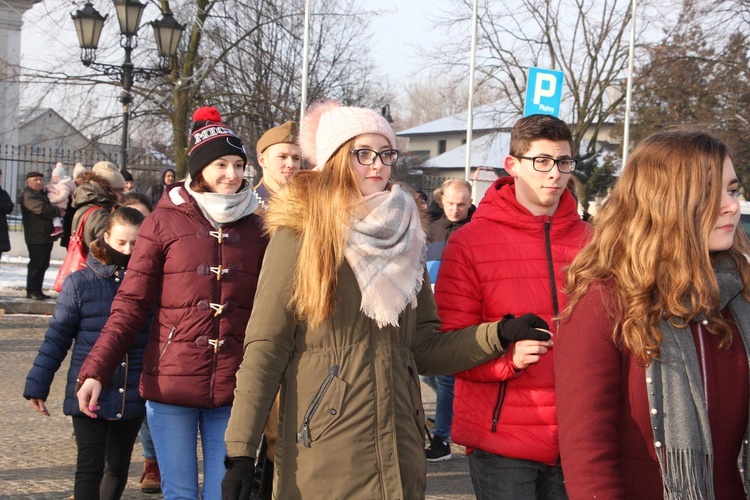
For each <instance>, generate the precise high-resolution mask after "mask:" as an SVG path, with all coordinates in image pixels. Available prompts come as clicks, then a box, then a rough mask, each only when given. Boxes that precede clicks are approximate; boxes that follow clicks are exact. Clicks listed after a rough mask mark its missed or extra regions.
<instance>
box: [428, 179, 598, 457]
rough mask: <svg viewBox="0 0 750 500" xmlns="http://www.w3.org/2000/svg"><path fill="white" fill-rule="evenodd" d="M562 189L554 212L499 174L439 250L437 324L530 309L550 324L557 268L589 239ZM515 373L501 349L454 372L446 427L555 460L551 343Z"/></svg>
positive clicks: (556, 301)
mask: <svg viewBox="0 0 750 500" xmlns="http://www.w3.org/2000/svg"><path fill="white" fill-rule="evenodd" d="M587 227H588V226H587V224H586V223H585V222H583V221H581V219H580V217H579V215H578V213H577V211H576V202H575V200H574V198H573V196H572V195H571V194H570V192H569V191H568V190H565V192H564V193H563V195H562V197H561V198H560V205H559V207H558V208H557V211H556V212H555V214H554V215H553V216H552V217H548V216H534V215H532V214H531V212H529V211H528V210H527V209H526V208H524V207H523V206H522V205H521V204H520V203H518V201H517V200H516V194H515V185H514V180H513V178H512V177H503V178H501V179H498V180H497V181H496V182H495V183H494V184H493V185H492V186H491V187H490V188H489V189H488V190H487V193H486V194H485V196H484V198H483V199H482V202H481V203H480V204H479V207H478V208H477V211H476V212H475V213H474V217H473V218H472V220H471V222H470V223H469V224H467V225H465V226H464V227H462V228H461V229H458V230H457V231H456V232H454V233H453V235H452V236H451V239H450V240H449V242H448V245H447V246H446V248H445V251H444V252H443V262H442V265H441V266H440V274H439V276H438V280H437V283H436V286H435V300H436V301H437V305H438V314H439V316H440V319H441V321H442V329H443V330H453V329H457V328H463V327H466V326H468V325H476V324H479V323H483V322H486V321H496V320H499V319H500V318H502V317H503V316H505V315H506V314H513V315H515V316H521V315H523V314H525V313H534V314H536V315H538V316H541V317H542V318H544V320H545V321H547V322H548V323H549V325H550V328H551V330H552V331H555V324H554V322H553V321H552V318H553V317H554V315H555V312H556V309H557V310H558V311H562V309H563V308H564V306H565V304H564V295H563V291H562V288H563V276H564V272H565V267H566V266H567V265H568V264H570V262H571V261H572V260H573V258H574V257H575V256H576V254H577V253H578V251H579V250H580V249H581V248H582V247H583V245H584V244H585V243H586V241H587V234H588V231H587ZM553 351H554V349H550V350H549V351H548V353H547V354H546V355H545V356H543V357H542V360H541V361H540V362H539V363H538V364H535V365H531V366H529V367H528V368H527V369H526V370H523V371H522V372H520V373H517V372H515V370H514V369H513V366H512V365H511V359H512V357H513V356H512V352H513V349H512V347H511V348H510V349H508V353H507V354H506V355H505V356H502V357H499V358H496V359H494V360H492V361H488V362H487V363H484V364H482V365H480V366H478V367H476V368H473V369H471V370H467V371H465V372H461V373H458V374H456V385H455V398H454V401H453V411H454V416H453V427H452V432H451V437H452V438H453V440H454V441H455V442H456V443H459V444H462V445H464V446H466V447H467V451H468V452H471V451H472V450H473V449H476V448H479V449H482V450H484V451H487V452H490V453H494V454H497V455H502V456H505V457H510V458H520V459H526V460H534V461H536V462H543V463H546V464H554V463H555V462H556V461H557V458H558V445H557V415H556V413H555V379H554V373H553V363H552V353H553Z"/></svg>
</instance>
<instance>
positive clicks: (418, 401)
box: [406, 366, 425, 441]
mask: <svg viewBox="0 0 750 500" xmlns="http://www.w3.org/2000/svg"><path fill="white" fill-rule="evenodd" d="M406 370H407V371H408V372H409V396H410V397H411V404H412V408H414V413H413V414H414V420H415V422H416V424H417V430H418V431H419V434H420V436H422V441H424V439H425V428H424V426H425V419H424V408H423V407H422V386H421V385H420V382H419V376H418V375H417V373H416V372H415V371H414V368H412V367H411V366H407V367H406Z"/></svg>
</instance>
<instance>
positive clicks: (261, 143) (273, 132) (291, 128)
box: [255, 122, 298, 153]
mask: <svg viewBox="0 0 750 500" xmlns="http://www.w3.org/2000/svg"><path fill="white" fill-rule="evenodd" d="M297 135H298V128H297V123H296V122H286V123H285V124H283V125H279V126H278V127H274V128H272V129H268V130H266V133H265V134H263V135H262V136H261V138H260V139H258V144H256V146H255V150H256V151H257V152H258V153H262V152H263V151H265V150H266V149H267V148H268V147H269V146H273V145H274V144H294V143H295V141H296V140H297Z"/></svg>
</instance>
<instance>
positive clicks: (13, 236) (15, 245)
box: [3, 231, 67, 260]
mask: <svg viewBox="0 0 750 500" xmlns="http://www.w3.org/2000/svg"><path fill="white" fill-rule="evenodd" d="M8 235H9V236H10V252H3V255H8V256H9V257H28V256H29V250H28V248H26V242H24V241H23V231H10V232H9V233H8ZM66 253H67V250H66V249H64V248H63V247H61V246H60V241H59V240H58V241H56V242H55V243H54V244H53V245H52V260H63V259H64V258H65V254H66Z"/></svg>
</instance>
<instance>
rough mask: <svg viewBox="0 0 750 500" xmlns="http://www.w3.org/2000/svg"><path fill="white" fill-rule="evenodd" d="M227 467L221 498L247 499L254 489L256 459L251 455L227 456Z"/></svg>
mask: <svg viewBox="0 0 750 500" xmlns="http://www.w3.org/2000/svg"><path fill="white" fill-rule="evenodd" d="M224 466H225V467H226V468H227V472H226V474H224V479H223V480H222V481H221V500H247V499H249V498H250V494H251V493H252V490H253V483H254V478H255V460H253V459H252V458H250V457H225V458H224Z"/></svg>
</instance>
